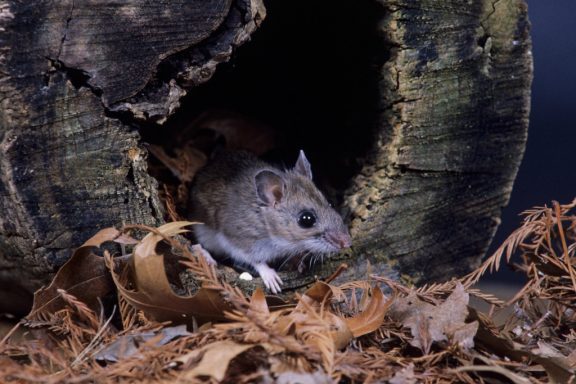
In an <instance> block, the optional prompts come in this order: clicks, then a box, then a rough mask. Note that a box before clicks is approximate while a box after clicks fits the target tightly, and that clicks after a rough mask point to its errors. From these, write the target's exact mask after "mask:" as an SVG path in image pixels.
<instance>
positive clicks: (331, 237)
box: [326, 231, 352, 249]
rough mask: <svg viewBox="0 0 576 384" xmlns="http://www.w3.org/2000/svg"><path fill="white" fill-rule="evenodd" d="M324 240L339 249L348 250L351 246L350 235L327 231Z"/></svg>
mask: <svg viewBox="0 0 576 384" xmlns="http://www.w3.org/2000/svg"><path fill="white" fill-rule="evenodd" d="M326 240H328V242H329V243H330V244H332V245H334V246H335V247H336V248H339V249H342V248H348V247H350V245H352V239H351V238H350V235H349V234H348V233H347V232H342V231H328V232H327V233H326Z"/></svg>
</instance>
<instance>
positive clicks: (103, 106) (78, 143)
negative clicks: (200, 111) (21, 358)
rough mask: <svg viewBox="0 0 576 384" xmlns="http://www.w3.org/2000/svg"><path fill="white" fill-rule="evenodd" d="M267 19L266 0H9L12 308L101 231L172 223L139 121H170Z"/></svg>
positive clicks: (7, 237) (0, 115)
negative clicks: (193, 88) (191, 89)
mask: <svg viewBox="0 0 576 384" xmlns="http://www.w3.org/2000/svg"><path fill="white" fill-rule="evenodd" d="M262 17H264V8H263V6H262V4H261V3H260V2H259V0H252V1H251V0H212V1H201V0H198V1H169V0H155V1H147V2H145V3H143V2H142V1H135V0H134V1H130V0H129V1H126V0H118V1H106V2H104V1H100V0H83V1H81V0H62V1H56V2H54V1H40V0H39V1H34V2H20V1H0V27H1V29H0V30H1V31H2V35H3V36H2V47H1V52H0V68H1V69H0V73H1V75H0V76H1V77H2V78H1V81H0V94H1V103H2V107H1V111H0V124H1V127H2V130H1V133H0V135H1V136H0V164H1V172H0V178H1V179H0V180H1V182H0V282H1V287H2V288H4V289H2V294H3V295H2V297H0V303H2V304H3V305H2V306H3V307H7V308H4V309H7V310H15V311H18V310H19V309H21V304H22V305H24V306H25V305H27V304H29V303H27V302H26V299H29V298H30V294H31V292H34V290H36V289H37V288H39V286H40V285H42V284H44V283H46V282H47V281H48V280H49V279H50V277H51V273H52V272H54V270H55V269H56V268H57V267H59V266H60V265H62V264H63V262H64V261H65V260H66V259H67V258H68V257H70V255H71V250H72V249H74V248H75V247H77V246H79V245H80V244H82V242H83V241H84V240H86V239H88V238H89V237H90V236H91V235H92V234H94V233H95V231H96V230H97V229H98V228H103V227H107V226H111V225H121V224H122V223H123V222H125V223H143V224H159V223H160V222H161V221H162V219H163V212H162V211H163V208H162V207H161V205H160V202H159V199H158V196H157V183H156V182H155V180H154V179H152V178H151V177H150V176H149V175H148V174H147V164H146V156H147V153H146V150H145V149H143V148H142V147H141V145H140V143H139V135H138V132H137V131H136V130H135V129H134V128H133V122H134V121H137V120H143V119H144V120H147V121H156V122H158V121H162V120H164V119H166V117H167V116H168V115H169V114H171V113H172V111H173V110H174V109H175V108H176V107H177V106H178V104H179V99H180V97H182V96H183V95H184V94H185V93H186V91H185V89H184V88H185V87H188V86H190V85H194V84H199V83H202V82H204V81H206V80H208V79H209V78H210V76H211V74H212V73H213V72H214V69H215V66H216V64H217V63H218V62H222V61H225V60H227V59H228V58H229V57H230V55H231V54H232V51H233V49H234V48H235V47H236V46H238V45H240V44H242V43H243V42H244V41H246V40H247V39H248V37H249V35H250V34H251V33H252V32H253V31H254V30H255V28H256V26H257V24H259V23H260V20H261V19H262ZM172 61H174V62H172ZM160 64H162V68H161V71H160V69H159V68H160V67H159V65H160ZM22 299H24V301H23V300H22Z"/></svg>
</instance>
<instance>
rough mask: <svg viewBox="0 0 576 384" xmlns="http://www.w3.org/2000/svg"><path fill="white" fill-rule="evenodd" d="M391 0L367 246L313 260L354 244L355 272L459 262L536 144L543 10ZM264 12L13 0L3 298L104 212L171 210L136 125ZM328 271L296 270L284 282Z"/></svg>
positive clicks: (122, 216)
mask: <svg viewBox="0 0 576 384" xmlns="http://www.w3.org/2000/svg"><path fill="white" fill-rule="evenodd" d="M382 5H383V7H384V8H385V12H383V19H382V20H379V23H378V28H379V29H380V33H381V36H383V37H382V38H383V42H382V43H383V45H382V46H383V48H382V49H384V50H385V52H382V55H381V56H382V57H383V58H384V60H382V62H381V63H380V64H381V67H380V68H379V74H380V77H379V86H378V89H379V94H378V98H379V101H378V116H377V120H378V124H377V127H376V132H374V136H375V139H374V142H373V145H372V147H371V149H370V150H369V151H368V152H367V153H365V154H363V155H364V156H363V166H362V169H361V170H360V172H358V173H357V174H356V175H354V176H353V178H352V180H351V183H350V184H351V185H350V187H349V188H348V189H347V190H346V191H345V192H344V196H345V198H344V207H343V208H344V210H345V211H347V212H348V217H349V221H350V227H351V231H352V233H353V242H354V246H353V249H352V251H351V252H348V253H346V254H341V255H338V256H336V257H333V258H331V259H329V260H326V261H325V262H324V264H323V265H321V266H320V269H319V270H318V271H317V273H316V275H315V276H319V277H326V276H328V275H330V274H331V273H332V272H333V271H334V270H335V268H336V267H337V265H338V264H340V263H341V262H346V263H348V265H349V266H351V268H349V269H348V271H347V272H345V273H344V274H342V275H341V276H340V279H341V280H346V279H354V278H365V277H366V272H367V271H372V272H375V273H386V274H390V273H391V274H401V273H409V274H411V275H412V276H414V277H415V279H416V280H417V281H429V280H436V279H442V278H447V277H449V276H452V275H454V274H458V273H463V272H465V271H468V270H470V269H471V268H472V267H473V266H474V265H476V263H477V262H478V261H479V258H480V257H481V256H482V255H483V254H484V252H485V251H486V248H487V246H488V244H489V242H490V240H491V238H492V236H493V234H494V232H495V230H496V227H497V225H498V222H499V216H500V210H501V208H502V207H503V206H505V205H506V204H507V201H508V198H509V195H510V191H511V188H512V183H513V180H514V178H515V175H516V172H517V169H518V166H519V164H520V161H521V158H522V155H523V151H524V145H525V141H526V132H527V126H528V113H529V97H530V83H531V77H532V59H531V41H530V37H529V23H528V20H527V10H526V6H525V3H524V1H523V0H511V1H506V2H505V1H499V0H473V1H470V2H468V3H467V4H466V5H463V4H462V3H461V2H460V1H455V0H452V1H450V0H423V1H419V2H413V1H408V0H395V1H383V2H382ZM326 6H330V4H328V3H327V5H326ZM264 14H265V10H264V8H263V6H262V4H261V3H260V2H259V1H258V0H252V1H250V0H213V1H201V0H190V1H170V0H162V1H161V0H157V1H150V2H147V3H146V4H142V2H140V1H134V0H122V1H120V0H118V1H107V2H103V1H100V0H84V1H79V0H76V1H73V0H62V1H58V2H49V1H36V2H33V3H31V2H28V3H26V2H24V3H23V2H18V1H15V0H8V1H2V0H0V28H2V29H0V30H1V31H2V34H3V38H2V46H1V47H0V49H1V51H0V76H1V80H0V95H1V103H2V109H1V111H0V124H1V127H2V129H1V132H0V135H1V136H0V163H1V170H0V180H1V181H0V198H1V199H0V246H1V247H0V288H2V287H4V288H5V289H2V290H1V291H2V294H1V295H0V296H1V297H0V303H2V304H3V306H4V309H5V310H18V308H16V305H15V304H14V303H16V299H15V297H16V296H19V297H20V298H21V297H22V295H24V299H25V300H26V299H27V298H29V295H30V294H31V292H33V291H34V290H35V289H37V288H38V287H39V286H40V285H41V284H44V283H46V282H47V281H48V280H49V279H50V277H51V273H52V272H53V271H54V270H55V269H56V268H57V267H58V266H60V265H61V264H62V263H63V262H64V261H65V260H66V259H67V258H68V257H69V256H70V255H71V250H72V249H74V248H75V247H77V246H79V245H80V244H81V243H82V242H83V241H84V240H86V239H87V238H89V237H90V236H91V235H92V234H93V233H95V232H96V231H97V230H98V229H100V228H103V227H107V226H111V225H120V224H121V223H123V222H125V223H142V224H153V225H155V224H159V223H160V222H161V221H162V220H163V208H162V206H161V204H160V201H159V198H158V195H157V183H156V181H155V180H154V179H153V178H151V177H150V176H149V175H148V173H147V163H146V156H147V152H146V150H145V148H143V147H142V146H141V145H140V142H139V138H140V137H139V134H138V131H137V130H136V129H135V128H134V127H135V126H138V125H139V124H149V123H154V124H162V123H163V122H164V121H166V119H167V118H168V117H169V116H170V115H171V114H172V113H173V112H174V111H175V109H176V108H177V107H178V106H179V102H180V99H181V98H182V97H183V96H184V95H185V94H186V92H187V90H189V89H190V88H191V87H194V86H196V85H199V84H201V83H204V82H206V81H208V80H209V79H210V77H211V76H212V74H213V73H214V70H215V68H216V65H217V64H218V63H220V62H223V61H226V60H228V59H229V57H230V55H231V54H232V52H233V50H234V48H236V47H237V46H239V45H240V44H242V43H243V42H244V41H246V40H247V39H248V38H249V36H250V34H251V33H252V32H253V31H254V30H255V29H256V27H257V26H258V25H259V23H260V21H261V19H262V18H263V17H264ZM318 17H321V15H318ZM263 54H265V53H264V52H263ZM303 59H305V58H303ZM333 65H337V63H333ZM278 76H282V74H281V73H279V74H278ZM335 81H337V80H336V79H335ZM278 92H283V90H282V89H279V90H278ZM350 134H351V135H354V132H351V133H350ZM368 262H369V263H368ZM315 276H311V275H306V276H301V275H299V274H298V273H296V272H291V273H286V274H284V275H283V278H284V281H285V286H284V288H285V289H289V288H298V287H301V286H302V285H303V284H306V283H309V282H310V281H312V280H313V279H314V278H315ZM230 278H233V277H230Z"/></svg>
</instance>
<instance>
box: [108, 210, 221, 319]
mask: <svg viewBox="0 0 576 384" xmlns="http://www.w3.org/2000/svg"><path fill="white" fill-rule="evenodd" d="M190 224H192V223H190V222H186V221H182V222H173V223H168V224H165V225H162V226H161V227H159V228H158V231H159V232H160V233H162V234H164V235H165V236H175V235H177V234H180V233H183V232H186V230H185V229H183V228H184V227H185V226H187V225H190ZM162 239H163V237H162V236H160V235H158V234H155V233H152V232H150V233H149V234H148V235H146V236H145V237H144V238H143V239H142V241H141V242H140V243H139V244H138V245H137V246H136V247H135V248H134V256H133V257H134V260H133V271H132V276H133V278H134V285H135V286H136V290H131V289H128V288H126V287H125V286H124V285H122V284H121V282H120V278H119V276H118V274H117V273H116V272H115V271H114V264H113V262H112V260H111V259H109V258H107V264H108V267H109V268H110V271H112V278H113V279H114V283H115V284H116V287H117V288H118V292H119V294H121V295H122V296H123V297H124V299H125V300H126V301H127V302H128V303H129V304H130V305H132V306H134V307H135V308H137V309H139V310H142V311H144V313H145V314H146V315H148V316H150V318H151V319H153V320H155V321H159V322H163V321H172V322H174V323H189V322H190V321H191V319H192V318H195V319H196V320H197V321H198V322H199V323H204V322H207V321H211V320H224V319H225V317H224V314H223V312H224V311H226V310H230V306H229V305H228V303H227V302H226V301H224V299H223V298H222V296H221V295H220V292H219V291H218V290H216V289H211V288H206V287H202V288H201V289H200V290H199V291H198V292H197V293H196V294H195V295H193V296H180V295H177V294H176V293H175V292H174V291H173V290H172V288H171V286H170V282H169V281H168V277H167V276H166V271H165V267H164V256H163V255H160V254H158V253H156V246H157V245H158V243H159V242H160V241H161V240H162ZM200 257H201V256H200Z"/></svg>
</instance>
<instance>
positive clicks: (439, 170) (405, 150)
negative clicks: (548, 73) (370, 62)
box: [347, 0, 532, 282]
mask: <svg viewBox="0 0 576 384" xmlns="http://www.w3.org/2000/svg"><path fill="white" fill-rule="evenodd" d="M385 4H386V7H387V10H388V15H387V17H386V18H385V20H383V24H382V33H383V34H384V35H385V36H386V39H387V41H388V43H389V45H390V47H391V49H390V59H389V60H388V61H387V62H386V63H385V64H384V66H383V67H382V71H381V73H382V79H381V83H380V92H381V95H382V98H381V104H380V108H381V110H382V111H383V112H382V114H381V116H380V122H379V130H378V134H377V140H378V145H377V146H376V147H375V148H374V150H373V151H372V152H371V153H370V154H369V156H368V161H367V162H366V163H365V165H364V168H363V169H362V171H361V172H360V173H359V175H358V176H357V177H356V178H355V179H354V182H353V185H352V187H351V188H350V189H349V190H348V192H347V195H348V198H347V205H348V207H349V208H350V210H351V212H352V216H353V219H352V228H353V234H354V243H355V251H356V254H357V255H356V257H357V258H360V259H364V258H366V259H368V260H370V261H371V262H372V263H373V264H392V265H396V266H397V270H398V271H399V272H401V273H406V274H409V275H410V276H412V277H413V278H414V279H415V280H416V281H420V282H428V281H434V280H443V279H447V278H449V277H451V276H455V275H458V274H462V273H465V272H469V271H470V270H471V269H473V268H474V267H475V266H476V265H478V263H479V262H480V259H481V256H482V255H484V253H485V252H486V250H487V248H488V246H489V244H490V241H491V239H492V237H493V235H494V233H495V231H496V229H497V227H498V224H499V223H500V214H501V209H502V208H503V207H504V206H506V205H507V204H508V199H509V197H510V193H511V190H512V185H513V181H514V179H515V177H516V173H517V171H518V167H519V165H520V162H521V160H522V156H523V154H524V148H525V143H526V138H527V129H528V117H529V111H530V85H531V81H532V53H531V40H530V36H529V22H528V18H527V17H528V16H527V8H526V4H525V3H524V2H523V1H521V0H513V1H499V0H482V1H471V2H468V3H467V5H463V3H462V2H461V1H435V0H429V1H426V0H424V1H420V2H418V3H417V5H415V4H414V2H412V1H403V0H400V1H390V2H385Z"/></svg>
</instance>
